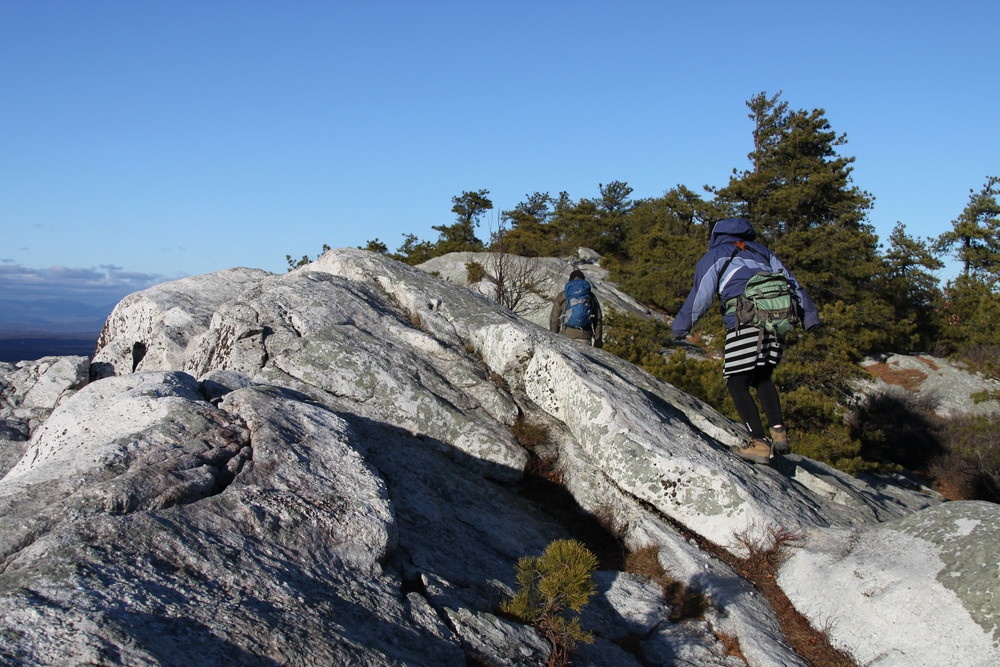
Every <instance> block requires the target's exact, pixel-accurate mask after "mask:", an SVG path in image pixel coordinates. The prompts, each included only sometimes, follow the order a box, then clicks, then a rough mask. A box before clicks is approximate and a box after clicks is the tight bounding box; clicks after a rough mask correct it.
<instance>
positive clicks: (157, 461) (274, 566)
mask: <svg viewBox="0 0 1000 667" xmlns="http://www.w3.org/2000/svg"><path fill="white" fill-rule="evenodd" d="M83 361H84V362H86V361H87V360H83ZM72 364H76V366H75V367H77V368H82V377H83V378H89V379H90V382H89V384H87V383H86V381H85V380H84V381H83V382H79V381H77V382H74V381H70V377H71V376H73V374H72V373H70V374H65V375H58V377H59V378H62V379H60V380H58V381H55V378H56V375H53V376H51V378H52V379H53V382H52V383H50V384H48V385H47V386H48V387H49V388H48V389H47V390H46V391H44V392H42V391H39V392H36V394H35V396H36V399H37V400H36V403H37V405H36V407H33V408H32V410H33V411H34V412H32V413H31V414H28V413H27V412H24V410H25V409H26V408H24V407H23V400H22V398H20V397H24V396H27V391H26V390H25V389H24V388H23V387H22V384H23V383H24V380H22V379H19V380H18V381H17V382H12V381H11V378H12V377H14V374H15V372H20V371H17V370H16V369H13V368H0V376H2V379H3V382H5V383H6V384H3V385H2V386H0V390H2V393H3V396H4V397H13V398H11V399H10V400H7V402H6V403H5V404H3V405H0V409H2V410H4V412H3V413H2V414H0V417H3V419H4V428H5V429H6V430H5V431H4V432H3V433H0V437H2V438H7V439H6V440H0V447H3V450H2V451H3V453H4V457H5V458H4V459H3V460H6V461H7V462H8V463H7V464H6V465H5V467H4V469H3V473H4V474H5V476H4V477H3V478H2V479H0V658H2V660H3V661H4V662H9V663H12V664H129V665H202V664H204V665H219V664H258V665H387V664H400V665H435V666H436V665H466V664H469V663H470V661H471V662H476V661H479V662H481V663H484V664H493V665H537V664H544V662H545V660H546V657H547V654H548V646H547V644H546V642H545V641H544V640H543V639H542V638H541V636H540V635H539V634H538V633H537V632H536V631H535V630H533V629H532V628H529V627H526V626H522V625H520V624H517V623H513V622H511V621H509V620H507V619H505V618H503V617H502V616H501V615H499V614H498V612H497V610H498V603H499V602H500V601H501V600H502V599H504V598H505V597H506V596H507V595H509V594H510V593H511V591H512V590H513V589H514V587H515V585H516V581H515V578H514V572H515V570H514V566H515V564H516V562H517V560H518V559H519V558H521V557H522V556H526V555H537V554H539V553H541V552H542V550H544V548H545V546H546V545H547V544H548V543H550V542H551V541H552V540H555V539H561V538H568V537H574V535H575V533H574V530H573V525H572V522H570V523H567V522H566V521H565V516H564V515H560V514H559V513H557V512H555V511H554V510H553V507H551V506H550V505H552V504H554V502H555V498H554V497H546V496H544V495H543V496H541V497H540V496H539V495H538V494H535V495H527V494H525V493H523V490H524V483H523V482H524V475H525V469H526V467H527V465H528V462H529V460H530V457H531V454H529V452H528V451H527V450H526V449H525V448H524V447H523V446H522V445H521V444H519V442H518V440H517V439H516V438H515V437H514V435H513V427H514V426H515V424H518V423H530V424H535V425H540V426H542V427H544V429H545V432H546V433H547V438H546V441H545V442H544V443H543V444H542V445H540V450H539V451H538V452H535V455H538V456H546V457H551V458H552V459H554V460H555V461H557V471H558V473H559V475H560V476H561V479H562V489H564V490H565V491H566V492H567V493H569V494H571V496H572V502H573V504H574V511H575V513H576V516H579V517H592V516H593V515H599V516H602V517H603V518H604V519H605V520H606V521H608V522H610V523H611V524H613V525H615V526H617V527H618V528H619V530H620V533H621V539H622V541H623V542H624V544H625V546H626V547H627V548H629V549H638V548H642V547H647V546H650V545H653V546H655V547H656V548H657V549H658V551H659V560H660V562H661V564H662V565H663V566H664V567H665V568H666V569H667V570H668V571H669V572H670V573H671V574H672V575H673V577H674V578H675V579H677V580H679V581H681V582H683V583H686V584H689V585H691V586H695V587H697V588H698V589H700V590H702V591H704V592H705V594H706V595H707V597H708V599H709V608H708V611H707V612H706V614H705V616H704V617H703V618H700V619H688V620H684V621H679V622H673V621H670V620H669V619H668V616H669V610H668V609H667V608H666V607H665V602H664V601H663V598H662V596H661V595H660V591H659V588H658V586H657V585H655V584H653V583H652V582H650V581H647V580H645V579H642V578H641V577H636V576H633V575H629V574H625V573H621V572H617V571H613V570H602V571H600V572H599V573H598V574H597V576H596V582H597V594H596V595H595V597H594V598H593V600H592V602H591V603H590V605H588V607H587V613H586V614H585V615H584V617H583V621H584V624H585V628H586V629H588V630H590V631H592V632H593V633H594V634H595V637H596V641H595V642H594V643H593V644H591V645H588V646H585V647H581V648H580V651H579V653H578V663H577V664H586V665H608V666H609V667H610V666H612V665H614V666H616V667H618V666H623V665H624V666H628V665H650V664H664V665H667V664H678V663H685V662H686V663H691V664H699V665H740V664H744V663H743V661H742V660H740V659H739V658H736V657H735V656H733V655H727V653H726V650H725V647H724V645H723V643H722V640H721V639H720V635H725V636H729V637H735V638H737V639H738V641H739V643H740V648H741V651H742V654H743V655H744V656H745V658H746V660H747V662H748V663H749V664H751V665H774V664H782V665H799V664H803V663H802V661H801V659H800V658H799V657H798V656H797V655H796V654H795V653H794V651H793V650H792V649H791V647H790V646H789V645H788V643H787V641H786V640H785V638H784V637H783V635H782V632H781V628H780V626H779V624H778V622H777V619H776V618H775V616H774V614H773V612H772V611H771V610H770V609H769V608H768V606H767V604H766V603H765V602H764V601H763V599H762V597H761V596H760V595H759V594H758V593H757V592H756V591H755V590H754V589H753V587H752V586H751V585H750V584H748V583H747V582H746V581H744V580H742V579H741V578H740V577H738V576H737V575H736V574H735V573H734V572H733V571H732V570H731V569H730V568H729V567H728V566H726V565H725V564H724V563H722V562H721V561H720V560H719V559H717V558H715V557H713V556H711V555H710V554H708V553H706V552H703V551H701V550H700V549H699V547H698V546H697V541H696V540H694V539H691V535H692V534H694V535H697V536H698V537H699V538H700V539H702V540H708V541H712V542H714V543H716V544H717V545H719V547H720V548H722V549H727V550H730V551H732V552H733V553H738V552H739V549H740V546H739V543H738V541H737V540H734V539H733V536H734V535H735V534H736V533H745V532H748V531H749V533H754V532H755V531H756V532H761V533H764V532H766V531H767V529H768V527H772V526H775V525H780V526H784V527H785V528H788V529H790V530H796V531H800V532H802V533H803V534H804V535H806V536H807V539H806V540H805V541H804V544H803V546H802V547H801V548H800V549H799V550H798V551H797V552H796V554H795V557H794V558H792V559H790V560H789V562H788V563H787V564H786V566H785V569H783V570H782V572H781V573H780V581H781V582H782V585H785V586H786V587H787V590H788V593H789V597H790V598H791V599H792V600H793V601H794V602H795V604H796V606H797V607H798V608H799V610H800V611H801V612H802V613H804V614H806V615H807V616H808V617H809V618H810V619H811V620H812V621H813V623H814V625H816V626H817V627H820V628H822V627H825V626H826V625H827V624H829V623H831V622H833V626H834V627H838V626H837V623H836V620H837V619H836V618H831V617H830V614H829V613H828V611H829V610H830V609H831V608H832V607H831V606H830V605H826V604H824V600H825V599H826V598H825V597H824V593H823V592H822V591H821V588H822V586H821V583H822V582H824V581H834V580H835V581H836V582H837V584H836V585H837V586H838V591H839V593H840V595H841V596H842V599H843V600H845V601H846V602H845V604H844V606H842V607H839V609H840V610H841V611H838V612H837V613H838V614H852V615H853V617H852V622H851V623H844V624H843V625H842V626H840V627H844V628H845V629H848V630H849V632H846V633H841V634H837V633H833V634H832V637H833V639H834V641H835V642H836V643H837V645H838V646H839V647H841V648H844V649H845V650H848V651H854V652H855V655H856V656H857V657H858V658H859V659H862V658H863V659H864V660H865V661H867V662H866V664H878V665H915V664H928V665H930V664H949V662H948V661H953V662H952V663H951V664H989V663H982V662H980V663H977V662H976V660H980V661H982V660H983V659H987V660H991V661H994V662H995V660H994V659H995V658H996V657H997V656H998V655H1000V654H998V653H997V650H998V649H997V640H996V637H995V636H996V629H995V627H987V626H989V622H990V619H993V618H995V611H996V602H995V600H996V599H997V598H996V596H995V595H993V594H992V591H993V590H995V589H993V588H990V587H991V585H992V586H995V583H996V579H995V577H996V572H995V569H994V570H990V571H991V572H993V575H992V576H993V577H994V578H993V579H990V578H989V576H987V577H986V578H985V579H984V578H983V577H982V576H978V577H973V576H972V575H971V571H972V570H974V569H977V568H978V569H977V571H978V570H981V569H982V565H983V563H981V562H980V561H981V560H982V559H984V558H986V556H985V554H991V553H996V550H997V547H998V546H1000V545H998V544H997V543H998V542H1000V537H998V535H997V531H996V530H993V529H992V528H994V527H995V526H996V525H997V522H998V514H997V512H996V511H994V509H993V508H994V506H983V505H981V504H971V503H949V504H946V505H942V503H941V499H940V497H938V496H937V495H936V494H934V493H932V492H930V491H928V490H927V489H920V488H916V489H914V488H903V487H898V486H893V487H892V488H889V487H888V486H887V483H886V482H885V481H879V482H878V483H876V482H873V481H867V482H866V481H862V480H858V479H854V478H851V477H848V476H846V475H844V474H843V473H840V472H838V471H835V470H832V469H830V468H828V467H826V466H823V465H821V464H819V463H817V462H814V461H810V460H808V459H802V458H801V457H795V456H789V457H787V458H786V459H785V460H784V461H782V462H781V463H780V464H779V465H775V466H772V467H759V466H753V465H750V464H747V463H746V462H743V461H740V460H738V459H736V458H735V457H733V455H732V454H730V453H729V451H728V445H730V444H732V443H733V442H735V439H736V437H737V435H736V434H737V433H738V429H737V427H736V426H735V425H734V424H732V423H730V422H729V421H728V420H726V419H725V418H723V417H722V416H721V415H719V414H718V413H716V412H715V411H713V410H711V409H710V408H708V407H707V406H705V405H703V404H701V403H700V402H699V401H697V400H695V399H693V398H692V397H690V396H687V395H685V394H683V393H681V392H679V391H678V390H676V389H675V388H674V387H672V386H670V385H668V384H665V383H663V382H659V381H657V380H655V379H654V378H651V377H650V376H648V375H646V374H645V373H642V372H641V371H639V370H638V369H636V368H635V367H634V366H632V365H630V364H628V363H626V362H623V361H622V360H620V359H618V358H616V357H614V356H613V355H610V354H608V353H605V352H604V351H602V350H595V349H593V348H586V347H581V346H579V345H578V344H577V343H576V342H574V341H571V340H569V339H566V338H564V337H561V336H558V335H553V334H550V333H549V332H548V331H547V330H545V329H544V328H542V327H539V326H537V325H535V324H533V323H531V322H530V321H527V320H524V319H521V318H519V317H516V316H514V315H513V314H511V313H510V312H509V311H506V310H505V309H503V308H501V307H499V306H498V305H497V304H495V303H494V302H492V301H490V300H489V299H488V298H486V297H484V296H483V295H482V294H479V293H477V292H475V291H473V290H470V289H467V288H465V287H462V286H460V285H455V284H451V283H449V282H447V281H446V280H442V279H441V278H438V277H436V276H433V275H430V274H429V273H427V272H424V271H420V270H418V269H414V268H413V267H408V266H405V265H402V264H399V263H397V262H394V261H392V260H389V259H388V258H385V257H382V256H379V255H375V254H372V253H367V252H364V251H359V250H337V251H331V252H328V253H327V254H325V255H324V256H323V257H321V258H320V259H318V260H317V261H316V262H313V263H312V264H309V265H307V266H305V267H302V268H300V269H297V270H295V271H292V272H290V273H288V274H284V275H271V274H267V273H265V272H262V271H257V270H252V269H232V270H229V271H223V272H219V273H215V274H210V275H207V276H195V277H193V278H186V279H184V280H181V281H176V282H174V283H165V284H162V285H157V286H156V287H154V288H151V289H150V290H147V291H145V292H140V293H137V294H133V295H130V296H129V297H127V298H126V299H124V300H123V301H122V302H121V303H120V304H119V305H118V307H117V308H116V309H115V311H114V312H113V313H112V315H111V316H110V317H109V319H108V321H107V323H106V325H105V329H104V332H103V333H102V335H101V339H100V344H99V349H98V350H97V352H96V353H95V356H94V358H93V359H92V360H90V364H89V367H88V366H87V364H86V363H82V364H81V362H80V361H79V360H77V361H76V362H70V365H72ZM21 370H23V369H21ZM36 370H38V371H39V372H36V373H35V375H34V376H31V377H34V378H36V380H35V383H34V384H36V385H37V384H39V382H38V381H37V378H39V377H42V376H43V375H44V373H42V372H41V371H40V367H38V368H36ZM80 374H81V373H77V375H80ZM17 377H18V378H21V377H22V376H17ZM24 377H28V376H27V375H25V376H24ZM29 384H30V382H29ZM82 385H85V386H82ZM53 387H57V388H58V390H57V391H52V388H53ZM18 401H21V404H22V405H21V406H16V405H14V404H15V403H18ZM17 410H21V412H17ZM942 507H946V508H947V512H946V513H944V514H943V513H942V510H941V508H942ZM939 525H940V527H938V526H939ZM845 536H849V537H850V539H846V540H845ZM953 536H954V539H952V538H953ZM959 538H960V539H959ZM878 544H885V545H887V550H886V552H887V553H893V551H892V550H891V549H889V548H888V546H894V547H898V548H900V549H903V548H904V547H905V553H907V554H908V558H909V560H908V561H906V562H907V563H909V564H910V565H911V566H912V567H910V571H912V572H914V574H913V576H911V577H903V576H900V577H884V578H877V582H878V586H879V589H878V592H879V595H866V594H865V593H864V592H863V590H862V589H864V590H870V587H871V583H872V581H873V580H874V579H873V576H874V575H871V576H868V577H867V578H863V577H858V576H855V575H854V574H852V572H853V573H857V572H866V573H870V572H874V571H875V570H878V569H879V568H885V567H888V564H886V563H881V562H880V561H879V559H878V558H877V557H876V554H877V552H878V547H877V546H871V545H878ZM915 545H916V546H915ZM911 547H912V548H911ZM918 547H919V548H918ZM842 549H848V551H847V552H843V551H842ZM851 549H853V550H851ZM957 551H960V552H961V553H962V554H964V555H965V556H966V557H959V556H958V555H957V553H956V552H957ZM994 561H995V559H994ZM993 565H994V566H995V562H993ZM852 568H853V569H852ZM942 581H944V582H945V583H942ZM956 581H961V582H975V585H974V586H973V585H971V584H969V585H965V583H963V584H962V585H958V586H956V585H954V583H955V582H956ZM948 582H951V587H950V588H949V587H948ZM991 582H992V583H991ZM865 587H868V588H865ZM904 589H905V590H906V595H905V596H903V597H900V596H901V595H902V594H901V593H900V591H902V590H904ZM972 589H975V590H976V591H977V593H976V594H972V593H970V592H969V591H971V590H972ZM942 590H947V591H948V592H949V594H950V595H953V596H954V598H955V600H954V601H953V602H954V603H953V604H952V603H951V602H949V606H947V607H946V608H947V609H948V610H949V611H948V613H949V614H950V616H949V621H948V623H949V626H948V627H950V628H952V629H953V630H954V631H955V632H960V636H961V637H962V638H963V646H964V647H965V648H963V647H959V648H957V649H956V648H955V647H952V646H948V647H947V655H945V654H944V651H945V648H943V647H942V648H940V649H938V648H937V647H935V646H933V645H930V644H927V645H923V644H921V645H920V650H919V652H916V651H915V650H914V648H913V644H912V642H910V643H907V642H906V641H905V639H904V638H903V637H902V636H901V635H899V634H898V633H894V632H890V631H889V629H888V628H887V627H886V626H885V625H884V624H887V623H890V622H891V623H900V622H901V621H900V620H899V618H898V616H897V617H890V616H889V615H888V614H886V613H884V612H885V609H886V608H887V607H886V605H891V601H892V600H899V599H905V600H907V604H912V605H916V606H925V607H927V608H941V607H940V605H938V604H937V600H938V599H939V597H940V596H941V594H942ZM984 590H985V591H986V592H985V593H982V592H981V591H984ZM956 591H959V592H956ZM897 612H898V609H897ZM898 613H901V614H902V615H903V617H904V618H905V611H903V612H898ZM855 620H857V621H858V622H857V623H855V622H854V621H855ZM938 650H940V653H935V651H938ZM963 651H964V652H963ZM956 660H957V661H958V662H954V661H956Z"/></svg>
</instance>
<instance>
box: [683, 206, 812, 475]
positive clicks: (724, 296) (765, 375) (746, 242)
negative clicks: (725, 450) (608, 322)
mask: <svg viewBox="0 0 1000 667" xmlns="http://www.w3.org/2000/svg"><path fill="white" fill-rule="evenodd" d="M756 238H757V233H756V232H755V231H754V228H753V226H752V225H751V224H750V221H748V220H745V219H744V218H726V219H725V220H720V221H718V222H717V223H716V224H715V227H714V228H713V229H712V235H711V238H710V239H709V243H708V252H706V253H705V254H704V255H703V256H702V258H701V259H700V260H698V264H697V265H696V267H695V273H694V286H693V287H692V288H691V293H690V294H688V297H687V300H686V301H685V302H684V305H683V306H681V309H680V311H679V312H678V313H677V316H676V317H675V318H674V323H673V334H674V338H675V339H677V340H683V339H684V338H686V337H687V335H688V333H690V331H691V327H693V326H694V324H695V322H697V321H698V318H700V317H701V316H702V315H704V314H705V311H707V310H708V308H709V306H711V305H712V302H713V301H714V300H715V297H716V296H718V297H719V299H720V301H721V302H722V304H723V316H722V321H723V322H724V323H725V325H726V346H725V351H724V353H723V366H722V376H723V377H724V378H725V380H726V387H727V388H728V389H729V395H730V396H732V398H733V404H734V405H735V406H736V411H737V412H738V413H739V415H740V419H742V420H743V423H744V425H745V426H746V428H747V431H748V432H749V438H748V440H747V441H746V442H744V443H742V444H741V445H740V446H739V448H738V449H737V450H736V453H737V454H738V455H739V456H740V457H742V458H744V459H747V460H749V461H753V462H755V463H769V462H770V459H771V457H772V456H773V455H775V454H786V453H788V452H789V451H790V450H789V446H788V434H787V432H786V431H785V425H784V422H783V420H782V417H781V402H780V400H779V398H778V390H777V388H776V387H775V386H774V382H772V380H771V373H772V372H773V371H774V368H775V367H776V366H777V365H778V362H780V361H781V355H782V353H783V352H784V347H785V341H784V338H782V337H780V336H777V335H774V334H772V333H770V332H767V331H764V330H761V329H759V328H757V327H756V326H750V325H746V324H743V325H740V323H739V321H738V319H737V315H736V310H735V307H734V304H735V300H736V298H737V297H739V296H740V295H742V294H743V289H744V287H745V286H746V283H747V281H748V280H749V279H750V278H751V277H752V276H753V275H755V274H757V273H758V272H762V271H763V272H780V273H783V274H784V275H785V277H786V278H787V279H788V282H789V285H790V287H791V290H792V297H793V300H794V301H795V306H796V310H797V311H798V312H797V316H798V320H799V321H800V322H801V323H802V325H803V327H804V328H805V330H806V331H811V330H813V329H815V328H816V327H817V326H819V314H818V313H817V312H816V306H814V305H813V302H812V299H810V298H809V294H807V293H806V290H805V289H804V288H803V287H802V285H801V284H799V282H798V281H797V280H796V279H795V276H793V275H792V273H791V272H790V271H789V270H788V269H786V268H785V267H784V265H783V264H782V263H781V261H780V260H779V259H778V257H777V256H776V255H775V254H774V253H773V252H771V251H770V250H769V249H768V248H767V247H765V246H764V245H762V244H760V243H758V242H757V241H756ZM751 388H753V389H755V390H756V392H757V399H758V400H759V401H760V404H761V407H763V409H764V414H765V416H766V417H767V420H768V425H769V432H770V433H769V434H770V438H768V433H765V432H764V426H763V424H762V422H761V419H760V411H759V409H758V407H757V404H756V403H755V402H754V399H753V397H752V396H751V395H750V389H751ZM772 446H773V449H772Z"/></svg>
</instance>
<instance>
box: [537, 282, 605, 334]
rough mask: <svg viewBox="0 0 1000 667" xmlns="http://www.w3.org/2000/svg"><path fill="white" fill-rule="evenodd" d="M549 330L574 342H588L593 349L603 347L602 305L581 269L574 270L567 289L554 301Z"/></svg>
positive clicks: (564, 288)
mask: <svg viewBox="0 0 1000 667" xmlns="http://www.w3.org/2000/svg"><path fill="white" fill-rule="evenodd" d="M549 329H550V330H551V331H554V332H555V333H561V334H562V335H564V336H566V337H568V338H572V339H574V340H581V341H586V342H587V343H590V344H591V345H593V346H594V347H603V345H604V315H603V314H602V313H601V303H600V302H599V301H598V300H597V296H596V295H595V294H594V293H593V291H592V289H591V284H590V281H589V280H587V278H586V276H584V275H583V271H581V270H580V269H573V271H572V272H571V273H570V274H569V280H567V281H566V286H565V287H563V289H562V291H561V292H559V294H558V295H557V296H556V299H555V301H553V303H552V310H551V312H550V313H549Z"/></svg>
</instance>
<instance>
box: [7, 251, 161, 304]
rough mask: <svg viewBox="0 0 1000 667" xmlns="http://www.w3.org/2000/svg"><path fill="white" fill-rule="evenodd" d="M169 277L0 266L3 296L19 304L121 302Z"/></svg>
mask: <svg viewBox="0 0 1000 667" xmlns="http://www.w3.org/2000/svg"><path fill="white" fill-rule="evenodd" d="M168 279H169V278H167V277H166V276H162V275H158V274H152V273H140V272H136V271H125V270H123V269H122V267H120V266H113V265H102V266H99V267H97V268H93V267H91V268H72V267H65V266H50V267H48V268H46V269H34V268H29V267H25V266H21V265H20V264H14V263H9V262H8V261H7V260H4V262H3V264H0V294H3V298H5V299H12V300H16V301H32V300H39V299H69V300H72V301H79V302H81V303H89V304H95V305H96V304H105V303H108V302H117V301H118V300H120V299H121V298H122V297H123V296H125V295H126V294H130V293H132V292H136V291H139V290H143V289H146V288H147V287H150V286H152V285H155V284H157V283H161V282H163V281H165V280H168Z"/></svg>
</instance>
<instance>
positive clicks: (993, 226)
mask: <svg viewBox="0 0 1000 667" xmlns="http://www.w3.org/2000/svg"><path fill="white" fill-rule="evenodd" d="M969 192H970V196H969V203H968V204H967V205H966V207H965V209H964V210H963V211H962V214H961V215H960V216H958V218H957V219H956V220H954V221H952V227H953V228H952V230H951V231H949V232H945V233H944V234H942V235H941V236H940V237H938V240H937V246H938V248H939V249H941V250H943V251H945V252H948V251H952V250H954V251H955V253H956V255H957V257H958V259H959V260H960V261H961V262H962V271H963V273H964V274H965V275H967V276H968V275H970V274H976V275H980V276H983V277H986V278H989V279H990V280H993V281H995V280H997V279H1000V202H998V201H997V197H998V196H1000V177H997V176H990V177H988V178H987V179H986V184H985V185H984V186H983V189H982V190H980V191H979V192H975V191H973V190H970V191H969Z"/></svg>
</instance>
